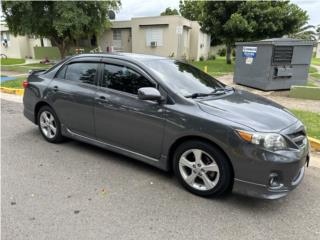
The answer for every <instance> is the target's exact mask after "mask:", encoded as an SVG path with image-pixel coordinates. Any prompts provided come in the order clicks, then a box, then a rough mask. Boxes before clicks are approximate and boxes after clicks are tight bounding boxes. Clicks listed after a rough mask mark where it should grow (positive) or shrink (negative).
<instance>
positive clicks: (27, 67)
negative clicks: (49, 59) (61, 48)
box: [1, 63, 52, 73]
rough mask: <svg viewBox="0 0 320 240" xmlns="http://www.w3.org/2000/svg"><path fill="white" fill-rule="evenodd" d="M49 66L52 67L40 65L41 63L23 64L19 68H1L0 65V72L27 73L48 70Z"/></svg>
mask: <svg viewBox="0 0 320 240" xmlns="http://www.w3.org/2000/svg"><path fill="white" fill-rule="evenodd" d="M51 66H52V65H51V64H41V63H32V64H25V65H20V66H2V65H1V71H14V72H21V73H28V71H29V70H33V69H48V68H50V67H51Z"/></svg>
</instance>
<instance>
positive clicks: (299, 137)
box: [288, 130, 306, 147]
mask: <svg viewBox="0 0 320 240" xmlns="http://www.w3.org/2000/svg"><path fill="white" fill-rule="evenodd" d="M288 137H289V138H290V139H291V140H292V141H293V142H294V143H295V144H297V145H298V146H299V147H300V146H301V145H303V142H304V139H305V138H306V133H305V132H304V131H302V130H301V131H298V132H295V133H290V134H288Z"/></svg>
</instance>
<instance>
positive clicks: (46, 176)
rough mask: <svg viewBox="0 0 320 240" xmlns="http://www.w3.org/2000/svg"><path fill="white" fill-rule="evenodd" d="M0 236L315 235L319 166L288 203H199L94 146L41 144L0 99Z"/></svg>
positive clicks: (170, 181) (172, 183)
mask: <svg viewBox="0 0 320 240" xmlns="http://www.w3.org/2000/svg"><path fill="white" fill-rule="evenodd" d="M1 111H2V117H1V120H2V123H1V131H2V133H1V141H2V151H1V157H2V158H1V160H2V161H1V187H2V199H1V200H2V202H1V208H2V225H1V228H2V229H1V230H2V239H6V240H11V239H12V240H19V239H23V240H26V239H37V240H40V239H46V240H48V239H53V240H58V239H59V240H61V239H68V240H71V239H77V240H78V239H85V240H88V239H95V240H98V239H108V240H109V239H117V240H119V239H148V240H149V239H162V240H165V239H291V240H292V239H305V240H307V239H308V240H309V239H320V205H319V203H320V169H319V168H315V167H309V168H308V169H307V171H306V176H305V179H304V181H303V183H302V184H301V185H300V186H299V187H298V188H297V189H296V190H295V191H294V192H292V193H291V194H290V195H289V196H288V197H286V198H283V199H280V200H276V201H266V200H258V199H252V198H247V197H242V196H238V195H229V196H227V197H224V198H221V199H205V198H200V197H197V196H194V195H192V194H190V193H188V192H186V191H185V190H184V189H182V188H181V187H180V186H179V185H178V184H177V181H176V180H175V178H174V177H173V176H172V175H171V174H168V173H165V172H162V171H160V170H157V169H155V168H152V167H149V166H147V165H145V164H142V163H139V162H137V161H134V160H132V159H129V158H127V157H123V156H120V155H117V154H114V153H111V152H109V151H105V150H102V149H99V148H96V147H93V146H89V145H86V144H82V143H79V142H75V141H69V142H66V143H64V144H59V145H54V144H49V143H47V142H45V141H44V140H43V139H42V137H41V136H40V134H39V133H38V131H37V128H36V127H35V126H34V125H32V124H31V123H29V122H28V121H27V120H26V119H24V117H23V116H22V105H21V104H20V103H15V102H9V101H4V100H3V101H2V104H1Z"/></svg>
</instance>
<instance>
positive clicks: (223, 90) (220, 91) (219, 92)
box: [185, 86, 233, 98]
mask: <svg viewBox="0 0 320 240" xmlns="http://www.w3.org/2000/svg"><path fill="white" fill-rule="evenodd" d="M230 91H233V88H232V87H229V86H227V87H225V88H215V89H214V90H213V91H212V92H210V93H193V94H191V95H187V96H185V97H187V98H199V97H208V96H212V95H214V96H217V95H222V94H225V93H226V92H230Z"/></svg>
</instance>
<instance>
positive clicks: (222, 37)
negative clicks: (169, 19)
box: [180, 1, 308, 64]
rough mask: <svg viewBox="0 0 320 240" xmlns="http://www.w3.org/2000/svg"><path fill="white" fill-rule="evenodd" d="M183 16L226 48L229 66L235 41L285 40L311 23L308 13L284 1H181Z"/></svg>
mask: <svg viewBox="0 0 320 240" xmlns="http://www.w3.org/2000/svg"><path fill="white" fill-rule="evenodd" d="M180 12H181V15H182V16H184V17H186V18H189V19H190V20H197V21H199V23H200V25H201V28H202V30H203V31H204V32H207V33H209V34H210V35H211V39H212V42H211V43H212V44H213V45H217V44H220V43H225V44H226V46H227V54H226V56H227V57H226V60H227V63H228V64H230V63H231V48H232V46H233V45H234V43H235V42H236V41H252V40H261V39H264V38H275V37H282V36H283V35H288V34H290V33H294V32H297V31H298V30H299V29H300V28H301V27H302V26H304V25H305V24H306V23H307V21H308V15H307V13H306V12H305V11H303V10H302V9H301V8H299V7H298V6H297V5H295V4H292V3H290V2H285V1H223V2H218V1H208V2H201V3H198V2H194V1H180Z"/></svg>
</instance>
